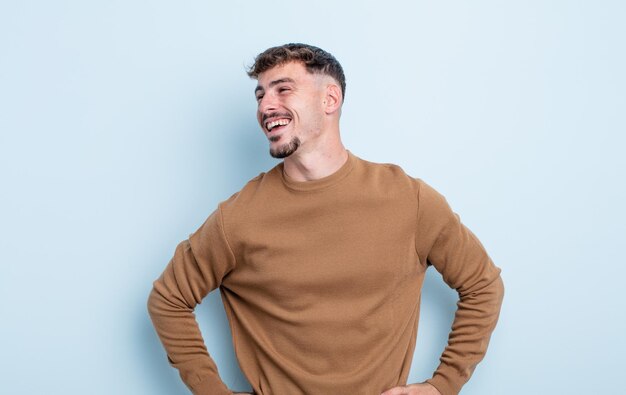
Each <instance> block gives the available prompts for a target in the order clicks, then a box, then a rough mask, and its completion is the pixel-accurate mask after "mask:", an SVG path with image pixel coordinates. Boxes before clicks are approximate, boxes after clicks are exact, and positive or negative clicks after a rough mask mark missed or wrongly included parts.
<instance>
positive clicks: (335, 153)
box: [283, 143, 348, 181]
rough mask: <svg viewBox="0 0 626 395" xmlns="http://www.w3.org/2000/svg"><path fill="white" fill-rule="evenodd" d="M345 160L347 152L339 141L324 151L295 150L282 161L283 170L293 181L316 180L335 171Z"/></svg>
mask: <svg viewBox="0 0 626 395" xmlns="http://www.w3.org/2000/svg"><path fill="white" fill-rule="evenodd" d="M347 160H348V152H347V151H346V149H345V148H344V146H343V145H342V144H341V143H339V145H337V146H335V147H333V148H332V149H326V150H324V151H311V152H302V153H299V152H297V151H296V152H295V153H294V154H293V155H291V156H289V157H287V158H285V160H284V161H283V163H284V172H285V173H286V174H287V176H289V178H291V179H293V180H295V181H312V180H318V179H320V178H324V177H327V176H329V175H331V174H333V173H335V172H336V171H337V170H339V169H340V168H341V166H343V165H344V164H345V163H346V161H347Z"/></svg>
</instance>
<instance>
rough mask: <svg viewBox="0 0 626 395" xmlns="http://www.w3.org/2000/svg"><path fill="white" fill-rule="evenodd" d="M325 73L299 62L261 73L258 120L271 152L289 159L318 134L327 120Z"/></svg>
mask: <svg viewBox="0 0 626 395" xmlns="http://www.w3.org/2000/svg"><path fill="white" fill-rule="evenodd" d="M323 81H324V76H321V75H319V74H311V73H309V72H307V70H306V68H305V66H304V65H303V64H302V63H300V62H290V63H286V64H284V65H280V66H276V67H274V68H272V69H269V70H267V71H265V72H263V73H261V74H260V75H259V78H258V85H257V87H256V90H255V95H256V98H257V103H258V108H257V120H258V122H259V125H261V129H262V130H263V132H264V133H265V136H266V137H267V139H268V140H269V143H270V155H272V156H273V157H274V158H286V157H288V156H289V155H291V154H293V153H294V152H296V150H298V148H299V147H301V146H305V145H306V144H307V142H309V141H312V140H314V139H315V138H316V137H317V136H319V134H320V132H321V130H322V126H323V120H324V107H323V106H324V96H325V89H324V86H325V85H324V84H323Z"/></svg>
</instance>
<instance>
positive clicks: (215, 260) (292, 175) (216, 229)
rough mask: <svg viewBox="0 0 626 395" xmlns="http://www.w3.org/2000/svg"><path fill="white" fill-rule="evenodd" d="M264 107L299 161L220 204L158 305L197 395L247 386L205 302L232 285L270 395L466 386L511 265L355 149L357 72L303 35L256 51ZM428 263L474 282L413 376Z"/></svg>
mask: <svg viewBox="0 0 626 395" xmlns="http://www.w3.org/2000/svg"><path fill="white" fill-rule="evenodd" d="M249 75H250V76H251V77H253V78H256V79H257V80H258V85H257V87H256V90H255V94H256V99H257V102H258V111H257V118H258V121H259V124H260V126H261V129H262V130H263V133H264V134H265V136H266V137H267V139H268V141H269V148H270V154H271V155H272V156H274V157H276V158H284V160H283V161H282V162H281V163H280V164H278V165H277V166H275V167H274V168H272V169H271V170H269V171H268V172H267V173H261V174H260V175H259V176H257V177H255V178H253V179H252V180H250V181H249V182H248V183H247V184H246V185H245V186H244V187H243V189H242V190H241V191H239V192H237V193H236V194H234V195H233V196H231V197H230V198H229V199H227V200H226V201H224V202H222V203H220V204H219V205H218V208H217V209H216V210H215V211H214V212H213V213H212V214H211V215H210V216H209V217H208V219H207V220H206V221H205V222H204V223H203V224H202V226H200V228H199V229H198V230H197V231H196V232H195V233H193V234H192V235H191V236H190V237H189V239H188V240H185V241H183V242H181V243H180V244H179V245H178V247H177V248H176V251H175V253H174V257H173V258H172V260H171V261H170V263H169V265H168V266H167V268H166V269H165V271H164V272H163V274H162V275H161V277H160V278H159V279H158V280H157V281H155V283H154V289H153V290H152V293H151V294H150V298H149V301H148V307H149V311H150V315H151V317H152V320H153V323H154V326H155V328H156V330H157V333H158V334H159V336H160V338H161V341H162V342H163V345H164V346H165V349H166V351H167V354H168V358H169V361H170V363H171V364H172V365H173V366H174V367H176V368H177V369H178V370H179V371H180V375H181V377H182V379H183V381H184V382H185V383H186V384H187V386H188V387H189V388H190V389H191V391H192V392H193V393H194V394H232V393H233V392H232V391H230V390H229V389H228V388H227V387H226V385H225V384H224V383H223V382H222V380H221V379H220V377H219V375H218V371H217V367H216V366H215V363H214V362H213V360H212V359H211V358H210V356H209V354H208V353H207V350H206V347H205V345H204V341H203V339H202V336H201V334H200V331H199V329H198V324H197V322H196V320H195V316H194V314H193V310H194V308H195V306H196V305H197V304H198V303H200V302H201V301H202V299H203V298H204V297H205V296H206V295H207V294H208V293H209V292H210V291H212V290H214V289H216V288H218V287H219V289H220V292H221V296H222V300H223V302H224V308H225V310H226V313H227V316H228V319H229V321H230V325H231V330H232V335H233V341H234V347H235V352H236V354H237V359H238V361H239V365H240V366H241V369H242V371H243V373H244V374H245V376H246V378H247V379H248V381H249V382H250V384H251V385H252V388H253V390H254V393H255V394H279V395H298V394H309V395H310V394H368V395H369V394H371V395H379V394H381V393H384V395H400V394H414V395H418V394H423V395H428V394H433V395H438V394H442V395H452V394H457V393H458V392H459V391H460V389H461V387H462V386H463V384H464V383H465V382H466V381H467V380H468V379H469V377H470V376H471V374H472V372H473V370H474V368H475V367H476V364H478V362H479V361H480V360H481V359H482V358H483V356H484V354H485V352H486V350H487V344H488V342H489V338H490V335H491V332H492V331H493V329H494V327H495V325H496V321H497V318H498V314H499V311H500V305H501V302H502V296H503V286H502V280H501V279H500V269H498V268H497V267H496V266H494V264H493V263H492V261H491V260H490V259H489V257H488V255H487V253H486V252H485V251H484V249H483V247H482V246H481V244H480V242H479V241H478V240H477V239H476V237H475V236H474V235H473V234H472V233H471V232H470V231H469V230H468V229H467V228H466V227H465V226H463V225H462V224H461V223H460V221H459V218H458V216H457V215H455V214H454V213H453V212H452V211H451V209H450V207H449V206H448V204H447V203H446V201H445V199H444V198H443V197H442V196H441V195H440V194H438V193H437V192H436V191H435V190H433V189H432V188H431V187H429V186H428V185H427V184H425V183H424V182H423V181H421V180H419V179H416V178H412V177H410V176H408V175H407V174H405V173H404V171H403V170H402V169H401V168H400V167H398V166H395V165H391V164H376V163H371V162H367V161H365V160H363V159H361V158H359V157H357V156H355V155H354V154H352V153H351V152H350V151H348V150H346V149H345V147H344V146H343V144H342V142H341V138H340V133H339V117H340V114H341V106H342V103H343V99H344V95H345V77H344V74H343V70H342V68H341V66H340V64H339V63H338V62H337V61H336V60H335V58H334V57H333V56H332V55H330V54H329V53H327V52H325V51H323V50H321V49H319V48H316V47H313V46H309V45H304V44H287V45H283V46H280V47H275V48H270V49H268V50H266V51H265V52H263V53H261V54H260V55H259V56H257V58H256V59H255V63H254V65H253V66H252V68H251V70H250V72H249ZM429 265H433V266H434V267H435V268H436V269H437V270H438V271H439V272H441V273H442V275H443V279H444V280H445V281H446V283H447V284H448V285H450V286H451V287H453V288H455V289H456V290H457V291H458V293H459V303H458V310H457V312H456V315H455V319H454V323H453V325H452V331H451V333H450V337H449V342H448V346H447V347H446V349H445V350H444V353H443V355H442V357H441V364H440V365H439V367H438V368H437V370H436V371H435V373H434V375H433V377H432V378H431V379H429V380H427V381H426V382H425V383H420V384H411V385H405V384H406V380H407V377H408V375H409V369H410V365H411V360H412V357H413V351H414V348H415V340H416V339H415V338H416V333H417V324H418V317H419V302H420V292H421V286H422V282H423V279H424V274H425V271H426V269H427V267H428V266H429Z"/></svg>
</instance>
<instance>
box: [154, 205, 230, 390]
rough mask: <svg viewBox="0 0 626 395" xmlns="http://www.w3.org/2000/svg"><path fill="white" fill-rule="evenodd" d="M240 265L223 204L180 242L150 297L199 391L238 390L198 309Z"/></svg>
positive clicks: (172, 358) (175, 357)
mask: <svg viewBox="0 0 626 395" xmlns="http://www.w3.org/2000/svg"><path fill="white" fill-rule="evenodd" d="M234 265H235V258H234V255H233V253H232V251H231V249H230V247H229V245H228V242H227V240H226V235H225V233H224V229H223V223H222V213H221V210H220V208H219V207H218V209H217V210H215V211H214V212H213V213H212V214H211V215H210V216H209V217H208V218H207V220H206V221H205V222H204V223H203V224H202V226H200V228H199V229H198V230H197V231H196V232H194V233H193V234H191V235H190V237H189V239H188V240H185V241H183V242H181V243H180V244H178V246H177V247H176V251H175V252H174V257H173V258H172V259H171V260H170V262H169V264H168V265H167V267H166V268H165V271H164V272H163V274H161V276H160V277H159V278H158V279H157V280H156V281H155V282H154V286H153V288H152V292H151V293H150V296H149V298H148V311H149V313H150V317H151V319H152V323H153V324H154V327H155V329H156V332H157V334H158V335H159V338H160V339H161V342H162V343H163V346H164V347H165V350H166V352H167V356H168V360H169V362H170V364H171V365H172V366H173V367H175V368H176V369H178V371H179V373H180V377H181V378H182V380H183V382H184V383H185V384H186V385H187V387H189V389H190V390H191V391H192V393H194V394H197V395H222V394H232V392H231V391H230V390H229V389H228V388H227V386H226V385H225V384H224V382H223V381H222V380H221V378H220V376H219V374H218V371H217V366H216V365H215V362H214V361H213V359H212V358H211V357H210V356H209V353H208V351H207V349H206V346H205V344H204V339H203V338H202V334H201V333H200V328H199V327H198V322H197V321H196V318H195V315H194V312H193V311H194V308H195V306H196V305H197V304H199V303H200V302H201V301H202V299H203V298H204V297H205V296H206V295H207V294H208V293H209V292H210V291H212V290H214V289H215V288H217V287H219V286H220V284H221V282H222V279H223V278H224V276H225V275H226V274H228V272H229V271H230V270H232V268H233V267H234Z"/></svg>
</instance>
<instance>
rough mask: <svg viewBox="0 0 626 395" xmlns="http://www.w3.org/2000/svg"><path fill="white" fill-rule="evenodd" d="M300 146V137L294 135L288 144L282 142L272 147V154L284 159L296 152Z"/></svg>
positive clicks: (274, 156)
mask: <svg viewBox="0 0 626 395" xmlns="http://www.w3.org/2000/svg"><path fill="white" fill-rule="evenodd" d="M298 147H300V139H299V138H297V137H294V138H292V139H291V141H290V142H289V143H287V144H282V145H280V146H278V147H276V148H270V155H271V156H272V157H273V158H276V159H284V158H287V157H288V156H290V155H291V154H293V153H294V152H296V150H297V149H298Z"/></svg>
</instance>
